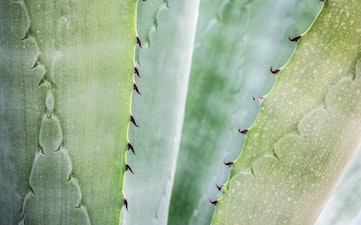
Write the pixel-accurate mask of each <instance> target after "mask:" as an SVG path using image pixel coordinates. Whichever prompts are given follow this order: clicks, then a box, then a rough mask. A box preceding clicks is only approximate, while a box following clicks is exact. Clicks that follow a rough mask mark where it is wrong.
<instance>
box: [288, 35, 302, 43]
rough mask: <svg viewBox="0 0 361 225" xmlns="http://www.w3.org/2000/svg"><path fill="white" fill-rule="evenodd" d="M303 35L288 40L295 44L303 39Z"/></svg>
mask: <svg viewBox="0 0 361 225" xmlns="http://www.w3.org/2000/svg"><path fill="white" fill-rule="evenodd" d="M301 37H302V36H301V35H298V36H296V37H288V40H290V41H293V42H298V41H299V40H300V39H301Z"/></svg>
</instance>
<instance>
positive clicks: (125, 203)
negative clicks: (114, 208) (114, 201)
mask: <svg viewBox="0 0 361 225" xmlns="http://www.w3.org/2000/svg"><path fill="white" fill-rule="evenodd" d="M123 204H124V206H125V209H126V210H127V211H128V201H127V199H125V198H124V200H123Z"/></svg>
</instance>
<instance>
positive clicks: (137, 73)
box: [134, 67, 142, 78]
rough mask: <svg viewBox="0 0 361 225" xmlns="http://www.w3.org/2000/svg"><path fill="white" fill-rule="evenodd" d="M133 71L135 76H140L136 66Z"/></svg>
mask: <svg viewBox="0 0 361 225" xmlns="http://www.w3.org/2000/svg"><path fill="white" fill-rule="evenodd" d="M134 73H135V75H137V77H139V78H142V77H141V76H140V74H139V70H138V68H137V67H134Z"/></svg>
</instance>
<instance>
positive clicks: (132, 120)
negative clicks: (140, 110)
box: [130, 115, 139, 127]
mask: <svg viewBox="0 0 361 225" xmlns="http://www.w3.org/2000/svg"><path fill="white" fill-rule="evenodd" d="M130 122H132V123H133V125H134V126H136V127H139V125H138V124H137V123H136V122H135V119H134V117H133V115H130Z"/></svg>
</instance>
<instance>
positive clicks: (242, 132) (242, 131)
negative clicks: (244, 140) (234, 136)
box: [238, 129, 248, 135]
mask: <svg viewBox="0 0 361 225" xmlns="http://www.w3.org/2000/svg"><path fill="white" fill-rule="evenodd" d="M238 132H239V133H241V134H244V135H246V134H247V133H248V129H244V130H241V129H238Z"/></svg>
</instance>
